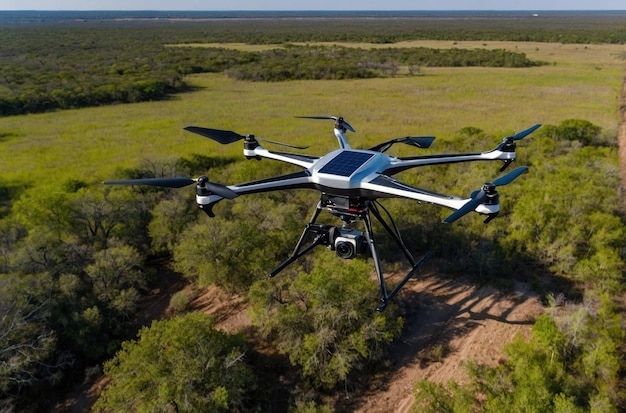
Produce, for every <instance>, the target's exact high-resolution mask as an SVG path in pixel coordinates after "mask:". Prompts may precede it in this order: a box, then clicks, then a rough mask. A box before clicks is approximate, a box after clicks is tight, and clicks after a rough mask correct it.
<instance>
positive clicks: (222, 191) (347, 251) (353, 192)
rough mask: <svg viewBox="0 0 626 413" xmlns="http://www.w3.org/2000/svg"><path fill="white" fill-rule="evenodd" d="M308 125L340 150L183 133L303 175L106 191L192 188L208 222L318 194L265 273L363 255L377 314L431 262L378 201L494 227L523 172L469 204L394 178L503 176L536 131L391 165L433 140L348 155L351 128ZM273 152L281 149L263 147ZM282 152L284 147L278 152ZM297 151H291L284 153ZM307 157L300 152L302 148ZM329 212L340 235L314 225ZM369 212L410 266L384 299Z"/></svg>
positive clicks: (170, 181)
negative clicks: (468, 166) (284, 251)
mask: <svg viewBox="0 0 626 413" xmlns="http://www.w3.org/2000/svg"><path fill="white" fill-rule="evenodd" d="M305 118H312V119H332V120H334V121H335V126H334V134H335V137H336V138H337V141H338V143H339V149H337V150H334V151H332V152H330V153H328V154H326V155H324V156H321V157H319V156H313V155H306V154H299V153H290V152H276V151H270V150H267V149H265V148H264V147H263V146H261V144H260V143H259V141H263V140H262V139H258V138H255V137H254V135H247V136H243V135H239V134H237V133H235V132H232V131H224V130H219V129H209V128H202V127H196V126H190V127H187V128H185V129H186V130H188V131H190V132H193V133H197V134H199V135H202V136H204V137H207V138H210V139H213V140H215V141H217V142H219V143H222V144H229V143H233V142H236V141H238V140H244V150H243V154H244V156H245V157H246V158H248V159H263V158H265V159H273V160H277V161H282V162H287V163H290V164H293V165H296V166H298V167H301V168H302V170H300V171H298V172H295V173H290V174H286V175H281V176H275V177H270V178H266V179H261V180H256V181H252V182H246V183H241V184H236V185H228V186H225V185H221V184H216V183H212V182H209V180H208V178H207V177H204V176H203V177H200V178H197V179H189V178H149V179H139V180H124V181H109V182H105V183H106V184H125V185H129V184H130V185H154V186H165V187H175V188H178V187H182V186H186V185H189V184H191V183H196V188H197V192H196V202H197V204H198V206H199V207H200V208H201V209H202V210H204V211H205V212H206V213H207V214H208V215H209V216H214V214H213V206H214V205H215V204H216V203H217V202H219V201H221V200H223V199H225V198H228V199H233V198H235V197H237V196H240V195H247V194H254V193H261V192H268V191H281V190H290V189H315V190H318V191H319V192H320V193H321V199H320V202H319V203H318V205H317V208H316V211H315V213H314V214H313V217H312V218H311V220H310V221H309V223H308V224H307V225H306V226H305V230H304V232H303V233H302V236H301V237H300V239H299V241H298V243H297V245H296V248H295V249H294V251H293V253H292V254H291V255H290V256H289V258H288V259H287V260H286V261H285V262H283V263H282V264H281V265H280V266H279V267H278V268H276V269H275V270H274V271H272V272H271V273H270V276H275V275H276V274H278V272H280V271H281V270H282V269H283V268H285V267H286V266H287V265H289V264H290V263H292V262H293V261H295V260H296V259H298V258H299V257H301V256H302V255H304V254H305V253H307V252H308V251H310V250H311V249H312V248H313V247H315V246H317V245H326V246H327V247H328V248H329V249H332V250H335V251H336V252H337V255H338V256H339V257H341V258H354V257H355V256H356V255H357V253H361V252H363V251H365V252H366V253H367V252H369V254H370V255H371V256H372V258H373V259H374V263H375V267H376V272H377V274H378V278H379V285H380V290H381V296H382V299H381V304H380V305H379V306H378V308H377V309H378V310H379V311H382V310H383V309H384V308H385V307H386V306H387V304H388V302H389V300H391V298H392V297H393V296H395V295H396V294H397V292H398V291H399V290H400V288H402V286H403V285H404V284H405V283H406V282H407V281H408V280H409V279H410V278H411V277H413V276H414V275H415V274H416V272H417V269H418V268H419V267H420V266H421V265H422V264H423V262H424V261H425V260H426V259H427V258H428V257H429V256H430V253H428V254H426V256H424V257H423V258H422V259H421V260H419V261H417V260H415V259H414V258H413V256H412V254H411V253H410V252H409V250H408V248H407V247H406V246H405V245H404V243H403V242H402V239H401V237H400V234H399V232H398V231H397V230H396V231H394V230H393V229H392V227H391V226H390V225H388V224H387V223H386V222H385V220H384V219H383V217H382V216H381V214H380V213H379V212H378V208H377V205H378V203H377V200H378V199H379V198H406V199H410V200H415V201H419V202H426V203H431V204H436V205H440V206H442V207H446V208H449V209H451V210H453V212H452V213H451V215H449V216H448V217H447V218H445V219H444V220H443V222H444V223H452V222H454V221H456V220H457V219H459V218H461V217H462V216H464V215H465V214H467V213H470V212H477V213H479V214H484V215H486V216H487V218H486V220H485V222H489V221H491V220H492V219H493V218H495V217H496V216H497V215H498V213H499V211H500V202H499V195H498V192H497V191H496V187H498V186H502V185H506V184H508V183H510V182H512V181H513V180H514V179H516V178H517V177H518V176H519V175H521V174H522V173H524V172H526V171H527V170H528V168H527V167H520V168H517V169H515V170H513V171H512V172H510V173H508V174H507V175H504V176H502V177H500V178H498V179H496V180H494V181H493V182H487V183H485V185H484V186H483V187H482V188H481V189H479V190H476V191H474V192H473V193H472V194H471V195H470V197H469V198H460V197H456V196H451V195H445V194H440V193H437V192H434V191H431V190H427V189H422V188H418V187H414V186H411V185H408V184H406V183H403V182H401V181H399V180H398V179H396V178H394V177H393V176H394V175H395V174H397V173H399V172H402V171H405V170H408V169H412V168H417V167H421V166H429V165H442V164H451V163H459V162H472V161H494V160H499V161H501V162H503V164H504V165H503V167H502V168H501V169H500V170H501V171H503V170H504V169H505V168H506V167H507V166H509V165H510V164H511V163H512V162H513V161H514V160H515V158H516V153H515V149H516V144H515V141H517V140H520V139H523V138H524V137H526V136H527V135H529V134H530V133H532V132H533V131H535V130H536V129H537V128H539V127H540V126H541V125H539V124H538V125H534V126H532V127H531V128H528V129H526V130H524V131H522V132H520V133H518V134H515V135H513V136H510V137H507V138H505V139H504V140H503V141H502V142H501V143H500V144H499V145H498V146H497V147H496V148H495V149H492V150H489V151H486V152H480V153H463V154H439V155H424V156H414V157H395V156H390V155H387V154H386V153H384V152H385V151H386V150H387V149H388V148H389V147H390V146H392V145H393V144H395V143H405V144H408V145H412V146H416V147H420V148H427V147H429V146H430V144H431V143H432V142H433V141H434V139H435V138H434V137H431V136H428V137H405V138H398V139H392V140H390V141H386V142H383V143H381V144H379V145H376V146H374V147H372V148H370V149H352V148H351V146H350V144H349V143H348V140H347V138H346V132H347V131H351V132H354V129H353V128H352V126H350V124H348V123H347V122H346V121H344V120H343V118H340V117H339V118H338V117H334V116H313V117H305ZM268 142H270V143H274V144H277V143H278V142H272V141H268ZM283 145H284V144H283ZM285 146H290V147H294V148H299V147H296V146H292V145H285ZM299 149H305V148H299ZM323 210H325V211H328V212H330V213H331V214H333V215H335V216H337V217H339V218H340V219H341V220H342V221H343V225H342V227H331V226H328V225H320V224H316V223H315V221H316V219H317V216H318V215H319V213H320V211H323ZM370 212H371V213H372V214H374V216H375V217H376V218H377V219H378V220H379V221H380V222H381V223H382V224H383V226H384V228H385V229H387V231H388V232H389V233H390V234H391V235H392V237H393V238H394V240H395V241H396V242H397V243H398V245H399V247H400V248H401V250H402V251H403V252H404V255H405V256H406V258H407V259H408V261H409V262H410V263H411V265H412V266H413V268H412V270H411V271H410V272H409V273H408V274H407V275H406V276H405V277H404V278H403V280H402V281H401V282H400V283H399V284H398V285H396V287H395V288H394V290H393V291H391V292H387V287H386V283H385V280H384V277H383V273H382V268H381V265H380V260H379V257H378V250H377V247H376V244H375V243H374V239H373V233H372V228H371V221H370ZM355 221H363V222H364V224H365V234H364V236H362V234H361V233H360V231H356V230H354V229H351V228H350V225H351V224H352V223H353V222H355ZM307 236H308V238H311V236H312V237H313V241H312V242H311V243H310V244H309V245H308V246H305V241H306V238H307Z"/></svg>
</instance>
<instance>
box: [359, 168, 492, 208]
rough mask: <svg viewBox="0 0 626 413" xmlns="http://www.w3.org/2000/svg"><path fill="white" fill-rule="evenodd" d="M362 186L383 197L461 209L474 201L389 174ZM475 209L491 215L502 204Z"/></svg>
mask: <svg viewBox="0 0 626 413" xmlns="http://www.w3.org/2000/svg"><path fill="white" fill-rule="evenodd" d="M362 188H363V189H367V190H370V191H374V192H376V193H377V194H380V197H381V198H384V197H398V198H408V199H413V200H416V201H421V202H428V203H430V204H435V205H440V206H443V207H447V208H450V209H454V210H459V209H461V208H463V207H464V206H466V204H469V203H470V202H473V201H474V200H473V199H472V198H466V199H462V198H459V197H456V196H451V195H444V194H440V193H437V192H433V191H429V190H426V189H421V188H417V187H414V186H410V185H407V184H405V183H403V182H401V181H398V180H397V179H395V178H392V177H390V176H387V175H378V176H377V177H376V178H374V179H372V180H370V181H368V182H363V183H362ZM473 210H474V211H475V212H478V213H481V214H487V215H491V214H495V213H497V212H498V211H499V210H500V205H499V203H496V204H493V205H488V204H478V205H476V207H475V208H473Z"/></svg>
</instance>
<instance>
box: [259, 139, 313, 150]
mask: <svg viewBox="0 0 626 413" xmlns="http://www.w3.org/2000/svg"><path fill="white" fill-rule="evenodd" d="M255 139H256V140H258V141H262V142H268V143H273V144H274V145H281V146H286V147H288V148H294V149H308V146H296V145H290V144H288V143H282V142H276V141H271V140H269V139H261V138H255Z"/></svg>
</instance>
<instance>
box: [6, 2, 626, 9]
mask: <svg viewBox="0 0 626 413" xmlns="http://www.w3.org/2000/svg"><path fill="white" fill-rule="evenodd" d="M334 9H337V10H626V1H624V0H526V1H523V2H520V1H519V0H498V1H496V0H473V1H467V0H465V1H463V0H437V1H419V0H417V1H416V0H385V1H382V0H360V1H345V2H337V1H336V0H304V1H298V0H0V10H206V11H208V10H334Z"/></svg>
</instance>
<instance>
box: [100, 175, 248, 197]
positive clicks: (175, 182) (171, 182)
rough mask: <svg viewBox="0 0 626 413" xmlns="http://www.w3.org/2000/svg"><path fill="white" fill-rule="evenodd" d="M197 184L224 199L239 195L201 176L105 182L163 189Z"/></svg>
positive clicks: (107, 183) (107, 182) (105, 182)
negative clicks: (194, 177) (195, 177)
mask: <svg viewBox="0 0 626 413" xmlns="http://www.w3.org/2000/svg"><path fill="white" fill-rule="evenodd" d="M195 183H197V184H198V186H199V187H201V188H204V189H206V190H208V191H209V192H210V193H212V194H215V195H219V196H221V197H222V198H226V199H234V198H237V197H238V196H239V194H238V193H237V192H235V191H233V190H232V189H230V188H229V187H227V186H225V185H222V184H216V183H214V182H209V180H208V178H207V177H206V176H201V177H199V178H197V179H191V178H181V177H175V178H144V179H123V180H119V181H104V184H105V185H149V186H158V187H163V188H182V187H184V186H188V185H191V184H195Z"/></svg>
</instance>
